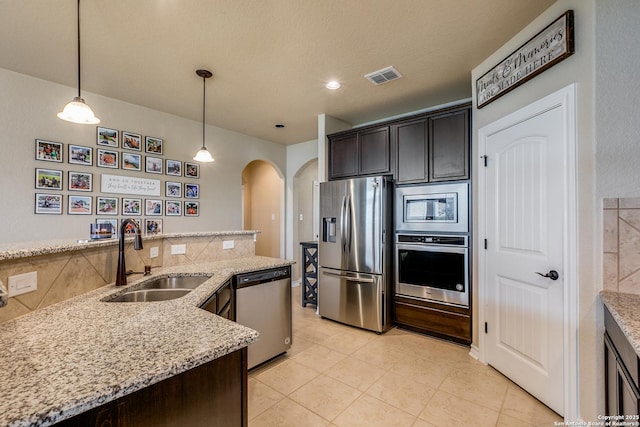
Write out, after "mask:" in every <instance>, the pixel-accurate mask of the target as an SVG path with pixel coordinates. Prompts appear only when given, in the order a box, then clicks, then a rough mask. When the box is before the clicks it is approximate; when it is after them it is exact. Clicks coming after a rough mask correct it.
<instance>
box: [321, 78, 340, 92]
mask: <svg viewBox="0 0 640 427" xmlns="http://www.w3.org/2000/svg"><path fill="white" fill-rule="evenodd" d="M324 87H326V88H327V89H331V90H336V89H340V83H339V82H337V81H335V80H331V81H330V82H327V84H326V85H324Z"/></svg>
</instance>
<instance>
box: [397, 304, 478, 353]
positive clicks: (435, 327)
mask: <svg viewBox="0 0 640 427" xmlns="http://www.w3.org/2000/svg"><path fill="white" fill-rule="evenodd" d="M394 320H395V323H396V325H398V326H399V327H401V328H405V329H409V330H412V331H415V332H420V333H424V334H428V335H433V336H436V337H438V338H443V339H446V340H449V341H455V342H458V343H461V344H471V312H470V310H469V309H468V308H463V307H456V306H448V305H444V304H437V303H431V302H429V301H420V300H414V299H411V298H403V297H399V296H396V300H395V304H394Z"/></svg>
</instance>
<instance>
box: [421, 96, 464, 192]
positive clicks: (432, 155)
mask: <svg viewBox="0 0 640 427" xmlns="http://www.w3.org/2000/svg"><path fill="white" fill-rule="evenodd" d="M428 123H429V181H450V180H460V179H469V110H468V109H464V110H461V111H456V112H452V113H446V114H441V115H437V116H433V117H430V118H429V122H428Z"/></svg>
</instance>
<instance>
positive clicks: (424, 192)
mask: <svg viewBox="0 0 640 427" xmlns="http://www.w3.org/2000/svg"><path fill="white" fill-rule="evenodd" d="M395 209H396V211H395V221H396V231H401V232H402V231H412V232H415V231H418V232H448V233H451V232H459V233H467V232H468V231H469V184H468V183H467V182H455V183H446V184H425V185H417V186H408V187H396V194H395Z"/></svg>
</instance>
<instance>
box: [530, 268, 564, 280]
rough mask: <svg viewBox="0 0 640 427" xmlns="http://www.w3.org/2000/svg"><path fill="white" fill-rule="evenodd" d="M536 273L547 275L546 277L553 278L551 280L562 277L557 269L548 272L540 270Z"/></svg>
mask: <svg viewBox="0 0 640 427" xmlns="http://www.w3.org/2000/svg"><path fill="white" fill-rule="evenodd" d="M536 274H539V275H541V276H542V277H546V278H548V279H551V280H558V278H559V277H560V275H559V274H558V272H557V271H555V270H550V271H549V272H548V273H547V274H542V273H538V272H537V271H536Z"/></svg>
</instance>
